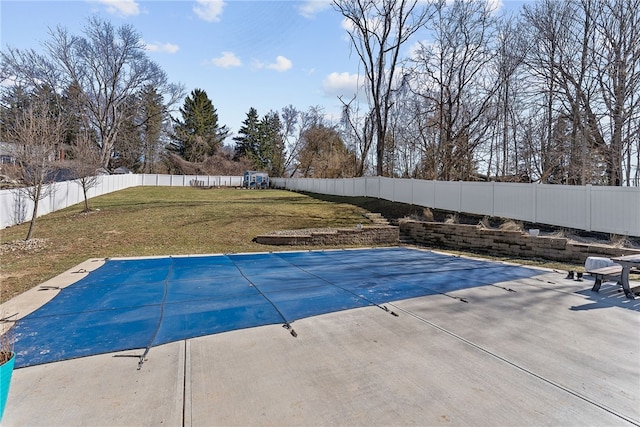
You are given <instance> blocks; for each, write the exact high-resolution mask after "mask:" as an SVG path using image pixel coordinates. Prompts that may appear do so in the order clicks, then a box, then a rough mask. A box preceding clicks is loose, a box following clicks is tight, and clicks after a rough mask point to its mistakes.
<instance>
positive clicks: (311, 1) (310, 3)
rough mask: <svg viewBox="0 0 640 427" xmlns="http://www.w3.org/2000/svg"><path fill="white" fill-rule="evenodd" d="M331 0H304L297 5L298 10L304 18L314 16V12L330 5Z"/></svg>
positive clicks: (316, 12)
mask: <svg viewBox="0 0 640 427" xmlns="http://www.w3.org/2000/svg"><path fill="white" fill-rule="evenodd" d="M331 3H332V1H331V0H306V1H305V2H303V3H302V5H300V6H299V7H298V12H300V15H302V16H304V17H305V18H314V17H315V15H316V14H318V13H320V12H322V11H324V10H327V9H329V8H330V7H331Z"/></svg>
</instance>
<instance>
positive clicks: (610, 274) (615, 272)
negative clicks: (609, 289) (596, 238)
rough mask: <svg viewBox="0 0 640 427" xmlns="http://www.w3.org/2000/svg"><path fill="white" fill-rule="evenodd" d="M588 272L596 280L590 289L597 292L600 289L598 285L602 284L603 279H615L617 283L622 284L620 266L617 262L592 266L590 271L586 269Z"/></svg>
mask: <svg viewBox="0 0 640 427" xmlns="http://www.w3.org/2000/svg"><path fill="white" fill-rule="evenodd" d="M587 273H588V274H590V275H591V276H593V277H594V278H595V279H596V282H595V283H594V284H593V288H591V290H592V291H594V292H598V291H599V290H600V286H601V285H602V281H603V280H615V281H617V282H618V284H619V285H622V283H621V282H620V280H621V279H622V266H621V265H619V264H616V265H611V266H608V267H601V268H594V269H592V270H590V271H587Z"/></svg>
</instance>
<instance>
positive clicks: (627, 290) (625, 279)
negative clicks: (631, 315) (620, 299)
mask: <svg viewBox="0 0 640 427" xmlns="http://www.w3.org/2000/svg"><path fill="white" fill-rule="evenodd" d="M630 271H631V266H627V265H623V266H622V275H621V278H620V281H621V282H622V290H624V295H625V296H626V297H627V298H629V299H636V298H635V296H634V295H633V292H631V287H630V285H629V272H630Z"/></svg>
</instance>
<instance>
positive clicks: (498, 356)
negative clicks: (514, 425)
mask: <svg viewBox="0 0 640 427" xmlns="http://www.w3.org/2000/svg"><path fill="white" fill-rule="evenodd" d="M389 305H390V306H393V307H395V308H397V309H398V310H399V311H402V312H403V313H406V314H408V315H409V316H411V317H413V318H415V319H417V320H419V321H420V322H423V323H426V324H427V325H429V326H431V327H433V328H435V329H437V330H439V331H440V332H444V333H445V334H447V335H449V336H451V337H453V338H455V339H457V340H459V341H461V342H463V343H465V344H467V345H470V346H471V347H474V348H476V349H478V350H480V351H482V352H484V353H486V354H488V355H490V356H492V357H494V358H496V359H498V360H500V361H501V362H504V363H506V364H508V365H509V366H511V367H513V368H516V369H517V370H519V371H522V372H524V373H526V374H529V375H531V376H533V377H535V378H537V379H539V380H541V381H543V382H545V383H547V384H549V385H551V386H553V387H556V388H558V389H560V390H562V391H564V392H566V393H569V394H570V395H572V396H574V397H577V398H578V399H581V400H583V401H585V402H587V403H589V404H591V405H593V406H595V407H598V408H600V409H602V410H604V411H605V412H608V413H610V414H611V415H614V416H616V417H618V418H621V419H622V420H624V421H626V422H628V423H630V424H632V425H634V426H638V427H640V423H639V422H638V421H637V420H634V419H633V418H631V417H628V416H626V415H624V414H621V413H619V412H617V411H616V410H614V409H612V408H609V407H608V406H606V405H604V404H602V403H599V402H596V401H595V400H593V399H590V398H589V397H587V396H584V395H582V394H580V393H579V392H577V391H574V390H572V389H570V388H568V387H565V386H563V385H562V384H559V383H557V382H555V381H553V380H551V379H549V378H546V377H544V376H542V375H540V374H536V373H535V372H533V371H531V370H529V369H527V368H525V367H524V366H521V365H519V364H517V363H515V362H512V361H510V360H509V359H507V358H505V357H503V356H500V355H499V354H497V353H494V352H492V351H491V350H489V349H486V348H484V347H482V346H481V345H479V344H476V343H474V342H473V341H469V340H468V339H466V338H464V337H461V336H460V335H458V334H456V333H454V332H452V331H450V330H448V329H446V328H444V327H442V326H439V325H437V324H435V323H433V322H431V321H429V320H427V319H425V318H424V317H421V316H419V315H417V314H415V313H413V312H412V311H410V310H406V309H403V308H401V307H398V306H397V305H395V304H393V303H389Z"/></svg>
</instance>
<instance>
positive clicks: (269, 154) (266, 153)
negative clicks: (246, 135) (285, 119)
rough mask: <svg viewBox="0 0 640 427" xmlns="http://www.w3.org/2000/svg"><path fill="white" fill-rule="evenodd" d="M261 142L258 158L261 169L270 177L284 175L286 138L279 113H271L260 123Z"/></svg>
mask: <svg viewBox="0 0 640 427" xmlns="http://www.w3.org/2000/svg"><path fill="white" fill-rule="evenodd" d="M259 128H260V140H259V145H258V158H259V160H260V169H262V170H264V171H267V172H268V173H269V175H270V176H276V177H277V176H282V175H283V173H284V160H285V159H284V138H283V135H282V122H281V121H280V116H279V115H278V113H276V112H274V111H271V112H270V113H268V114H267V115H265V116H264V117H263V118H262V120H261V121H260V126H259Z"/></svg>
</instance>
